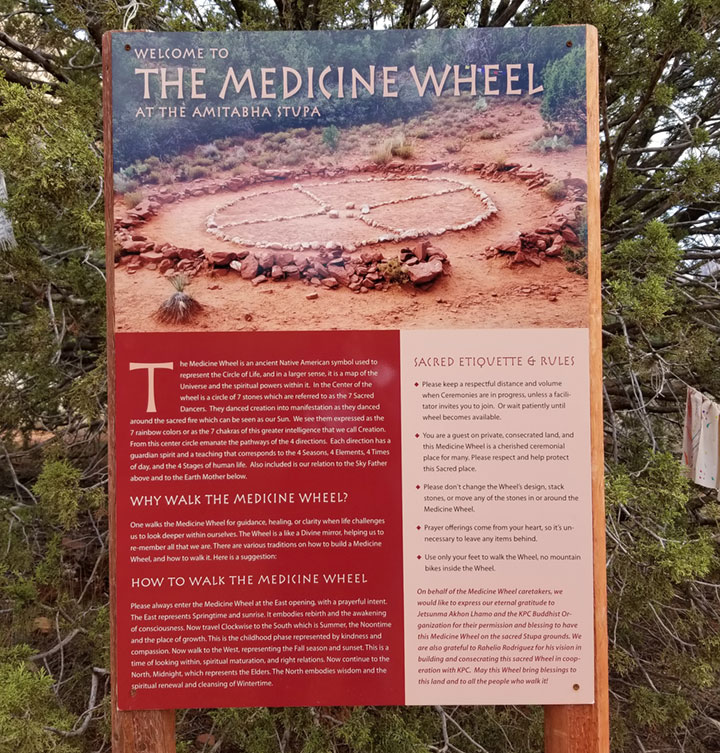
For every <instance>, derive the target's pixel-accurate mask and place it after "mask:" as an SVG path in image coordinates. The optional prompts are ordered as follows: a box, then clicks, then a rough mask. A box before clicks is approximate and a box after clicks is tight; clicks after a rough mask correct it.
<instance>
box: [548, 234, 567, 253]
mask: <svg viewBox="0 0 720 753" xmlns="http://www.w3.org/2000/svg"><path fill="white" fill-rule="evenodd" d="M564 246H565V241H564V239H563V237H562V235H556V236H555V238H554V240H553V243H552V246H550V248H548V249H546V251H545V255H546V256H561V255H562V252H563V248H564Z"/></svg>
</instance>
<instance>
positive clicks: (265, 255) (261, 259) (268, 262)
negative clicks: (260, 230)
mask: <svg viewBox="0 0 720 753" xmlns="http://www.w3.org/2000/svg"><path fill="white" fill-rule="evenodd" d="M258 264H260V266H261V267H262V268H263V269H272V268H273V266H274V265H275V254H274V253H273V252H272V251H261V252H260V255H259V256H258Z"/></svg>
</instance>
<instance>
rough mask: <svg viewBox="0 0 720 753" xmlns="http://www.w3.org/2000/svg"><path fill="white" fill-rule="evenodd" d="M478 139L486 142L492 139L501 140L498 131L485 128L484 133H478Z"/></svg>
mask: <svg viewBox="0 0 720 753" xmlns="http://www.w3.org/2000/svg"><path fill="white" fill-rule="evenodd" d="M478 137H479V138H481V139H483V140H484V141H490V140H492V139H499V138H500V134H499V133H498V132H497V131H493V130H492V128H483V129H482V131H480V133H478Z"/></svg>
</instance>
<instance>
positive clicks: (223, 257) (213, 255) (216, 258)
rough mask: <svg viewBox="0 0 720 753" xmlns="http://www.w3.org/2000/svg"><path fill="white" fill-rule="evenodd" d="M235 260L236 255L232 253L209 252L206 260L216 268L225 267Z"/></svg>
mask: <svg viewBox="0 0 720 753" xmlns="http://www.w3.org/2000/svg"><path fill="white" fill-rule="evenodd" d="M235 259H237V254H236V253H235V252H234V251H210V253H209V254H208V255H207V260H208V261H209V262H210V263H211V264H215V266H217V267H227V266H228V265H229V264H230V262H231V261H235Z"/></svg>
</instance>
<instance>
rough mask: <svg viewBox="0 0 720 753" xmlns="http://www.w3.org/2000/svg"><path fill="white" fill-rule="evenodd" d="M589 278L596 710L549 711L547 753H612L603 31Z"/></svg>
mask: <svg viewBox="0 0 720 753" xmlns="http://www.w3.org/2000/svg"><path fill="white" fill-rule="evenodd" d="M586 50H587V114H588V118H587V125H588V130H587V149H588V277H589V282H590V285H589V287H590V415H591V425H590V432H591V442H592V506H593V593H594V595H593V607H594V615H595V616H594V628H595V642H594V645H595V704H594V705H592V706H589V705H581V706H546V707H545V753H608V751H609V750H610V723H609V702H608V660H607V652H608V642H607V579H606V574H605V559H606V554H605V496H604V486H603V485H604V478H603V468H604V455H603V405H602V341H601V337H602V335H601V325H602V301H601V299H600V152H599V138H600V136H599V110H598V39H597V30H596V29H595V28H594V27H590V26H588V27H587V43H586Z"/></svg>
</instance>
